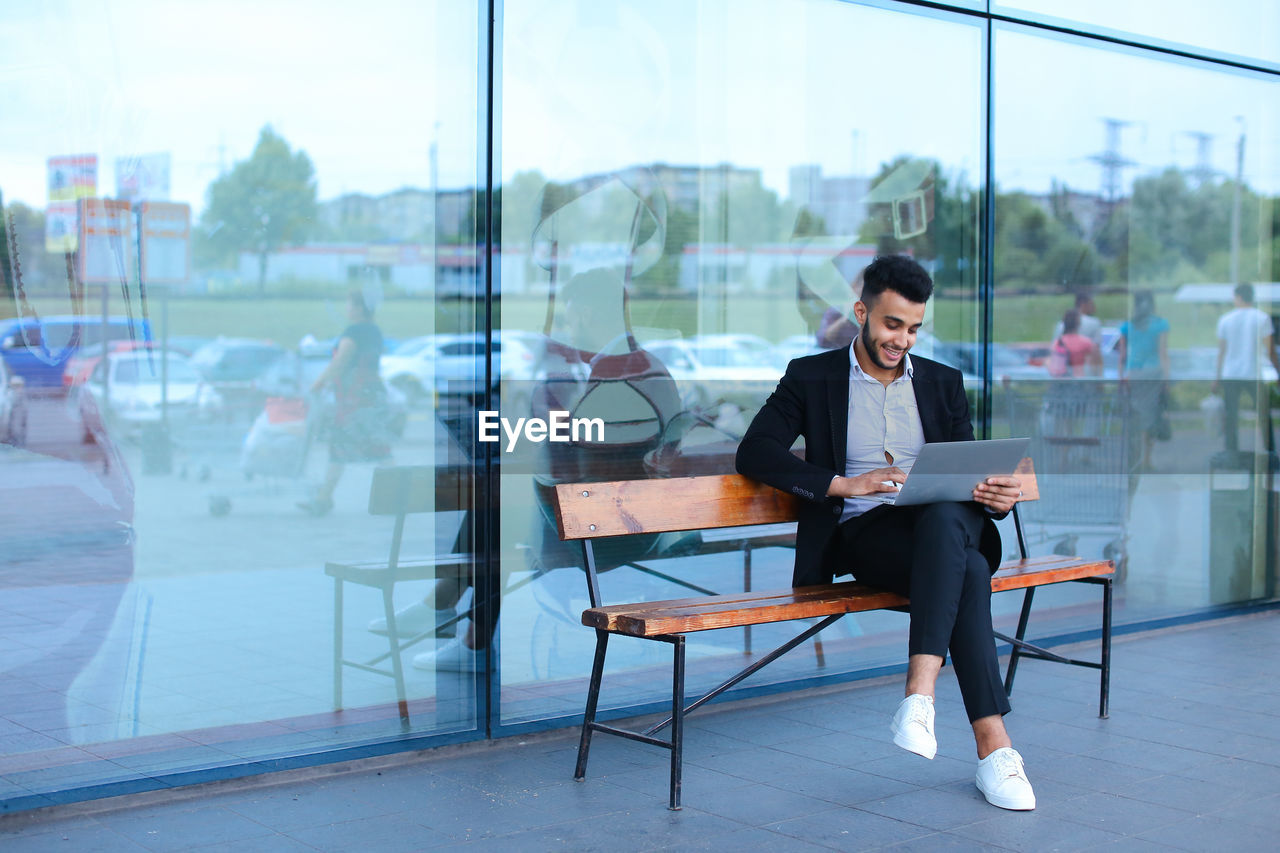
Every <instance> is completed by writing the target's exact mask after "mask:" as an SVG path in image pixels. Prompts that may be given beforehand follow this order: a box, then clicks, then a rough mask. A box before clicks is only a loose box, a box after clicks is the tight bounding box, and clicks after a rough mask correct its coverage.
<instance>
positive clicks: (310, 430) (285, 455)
mask: <svg viewBox="0 0 1280 853" xmlns="http://www.w3.org/2000/svg"><path fill="white" fill-rule="evenodd" d="M313 408H314V407H312V406H309V405H308V403H307V400H306V399H305V398H303V397H268V398H267V400H266V403H265V404H264V405H263V407H262V411H261V412H259V413H258V416H257V417H256V418H254V420H253V424H252V425H251V426H250V427H249V432H248V433H247V434H246V435H245V437H244V443H243V444H242V445H241V447H240V470H241V471H242V472H243V473H244V476H245V479H249V480H251V479H253V478H254V477H258V476H261V477H267V478H272V479H291V480H292V479H298V478H300V477H301V476H302V475H303V472H304V471H305V470H306V464H307V453H308V451H310V449H311V442H312V438H313V434H314V432H315V428H314V419H313V418H311V417H310V413H311V411H312V409H313ZM209 512H210V513H211V514H212V515H215V516H223V515H226V514H227V513H229V512H231V498H230V497H229V496H227V495H210V497H209Z"/></svg>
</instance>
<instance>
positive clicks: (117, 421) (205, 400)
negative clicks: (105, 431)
mask: <svg viewBox="0 0 1280 853" xmlns="http://www.w3.org/2000/svg"><path fill="white" fill-rule="evenodd" d="M107 368H109V369H110V371H111V373H110V375H109V376H107V375H105V373H106V369H107ZM104 378H105V379H106V380H108V381H107V382H106V383H105V387H104V382H103V380H104ZM162 379H164V380H167V383H162ZM82 388H83V390H84V391H87V392H88V393H89V395H91V396H92V397H93V401H94V403H95V404H96V406H97V410H98V411H99V412H101V413H102V417H104V418H105V419H106V421H107V425H108V427H114V428H115V429H117V430H122V431H123V432H125V433H126V434H137V433H138V432H140V431H141V429H142V427H143V426H145V425H147V424H154V423H159V422H160V419H161V417H162V414H164V413H162V411H161V408H162V404H163V406H164V407H165V409H166V410H167V412H166V413H167V417H168V420H169V423H170V424H181V423H184V422H185V423H190V422H192V421H195V420H198V419H199V420H205V419H210V418H212V417H214V416H215V415H216V414H218V412H219V411H220V409H221V407H222V398H221V396H220V395H219V394H218V392H217V391H216V390H214V388H213V387H212V386H211V385H210V384H209V383H208V382H207V381H205V379H204V377H202V376H201V375H200V373H199V372H198V371H197V370H196V369H195V368H194V367H192V366H191V363H190V362H189V361H188V360H187V359H186V358H185V357H184V356H181V355H178V354H177V353H169V356H168V359H167V364H165V363H163V362H162V359H161V356H160V354H159V353H149V352H126V353H118V354H112V355H109V356H108V357H107V360H106V362H102V361H99V362H98V365H97V366H96V367H95V368H94V369H93V373H91V374H90V375H89V380H88V381H87V382H85V383H84V385H83V386H82ZM87 418H88V415H86V419H87Z"/></svg>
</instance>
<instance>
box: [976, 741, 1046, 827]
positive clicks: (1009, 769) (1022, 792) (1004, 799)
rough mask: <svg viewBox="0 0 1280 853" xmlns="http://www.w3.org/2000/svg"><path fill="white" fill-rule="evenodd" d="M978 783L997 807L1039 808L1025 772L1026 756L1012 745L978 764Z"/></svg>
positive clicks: (990, 801) (984, 794)
mask: <svg viewBox="0 0 1280 853" xmlns="http://www.w3.org/2000/svg"><path fill="white" fill-rule="evenodd" d="M977 784H978V790H979V791H981V792H982V796H984V797H986V798H987V802H988V803H991V805H993V806H999V807H1000V808H1002V809H1014V810H1016V811H1030V810H1031V809H1034V808H1035V807H1036V793H1035V791H1033V790H1031V782H1029V781H1028V780H1027V772H1026V771H1025V770H1023V769H1022V756H1021V755H1019V754H1018V750H1016V749H1014V748H1013V747H1011V746H1002V747H1000V748H999V749H997V750H996V751H995V752H993V753H991V754H990V755H988V756H987V757H986V758H984V759H982V760H981V761H979V762H978V778H977Z"/></svg>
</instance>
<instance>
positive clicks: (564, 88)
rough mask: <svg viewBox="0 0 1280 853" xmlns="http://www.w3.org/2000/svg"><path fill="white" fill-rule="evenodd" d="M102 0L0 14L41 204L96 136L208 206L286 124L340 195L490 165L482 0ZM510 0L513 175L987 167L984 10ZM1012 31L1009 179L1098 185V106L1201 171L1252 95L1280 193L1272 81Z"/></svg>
mask: <svg viewBox="0 0 1280 853" xmlns="http://www.w3.org/2000/svg"><path fill="white" fill-rule="evenodd" d="M102 5H103V4H100V3H97V2H90V0H53V1H52V2H48V3H44V4H6V6H5V8H4V10H3V12H0V46H2V49H0V83H3V85H0V115H3V116H4V128H5V133H4V134H0V175H3V176H4V178H3V180H4V183H3V184H0V190H3V191H4V193H5V197H6V199H9V200H21V201H25V202H27V203H29V204H33V205H37V206H42V205H43V204H44V202H45V200H46V189H45V178H46V175H45V159H46V158H47V157H48V156H51V155H57V154H75V153H90V152H92V153H97V154H98V156H99V163H100V173H99V192H100V193H103V194H110V193H112V192H113V191H114V188H115V176H114V163H115V159H116V158H117V157H125V156H130V155H137V154H144V153H151V152H165V151H167V152H170V153H171V154H172V157H173V170H172V187H173V197H174V198H175V199H177V200H182V201H188V202H190V203H192V204H193V205H194V206H195V207H196V209H197V211H198V210H199V208H200V207H201V206H202V205H203V195H204V191H205V188H206V187H207V185H208V183H209V182H210V181H211V180H212V179H213V178H215V177H216V176H217V174H218V170H219V167H220V164H221V165H229V164H231V163H233V162H235V161H236V160H239V159H242V158H244V157H246V156H248V154H249V153H250V151H251V150H252V147H253V144H254V142H255V140H256V138H257V133H258V131H259V129H260V128H261V127H262V125H263V124H265V123H268V122H270V123H272V124H273V125H274V126H275V127H276V129H277V130H278V131H279V132H280V133H281V134H282V135H283V136H284V137H285V138H286V139H287V140H288V141H289V142H290V143H291V144H293V145H294V146H297V147H301V148H302V149H303V150H305V151H306V152H307V154H308V155H309V156H310V157H311V158H312V160H313V162H314V163H315V166H316V172H317V178H318V183H319V193H320V197H321V198H322V199H328V198H333V197H335V196H337V195H339V194H342V193H344V192H363V193H370V194H379V193H385V192H388V191H390V190H393V189H396V188H398V187H401V186H416V187H427V186H429V185H430V182H431V178H430V156H429V149H430V144H431V140H432V137H433V134H434V133H436V131H435V125H436V123H437V122H439V131H438V134H439V175H440V184H441V186H444V187H460V186H468V185H472V184H474V183H475V177H474V176H475V171H476V166H475V158H476V135H475V134H476V128H477V122H476V118H475V109H476V107H475V104H476V91H475V85H476V69H477V61H476V31H477V15H476V14H475V12H474V9H473V8H471V7H472V6H473V4H472V3H468V2H463V0H436V2H434V3H430V2H414V0H399V2H385V3H377V4H368V5H365V6H357V7H352V6H351V4H349V3H347V2H338V0H322V1H320V2H306V3H303V2H301V0H299V2H296V3H292V4H288V3H283V2H281V3H262V2H257V1H256V0H191V2H184V3H181V4H160V3H155V2H148V0H113V2H111V3H109V4H108V6H107V8H105V9H104V8H102ZM504 5H505V20H504V44H503V46H504V60H503V61H504V69H503V70H504V75H503V78H502V83H503V87H504V89H503V104H502V106H503V113H502V116H503V125H502V131H503V134H504V135H503V137H502V139H503V140H504V141H503V149H502V152H501V173H502V175H503V176H504V177H510V176H511V175H512V174H514V173H515V172H517V171H520V170H526V169H539V170H540V171H542V172H543V173H545V174H548V175H551V176H554V177H561V178H564V177H571V176H574V175H579V174H583V173H590V172H596V171H603V170H607V169H611V168H615V167H617V166H621V165H628V164H634V163H648V162H653V161H663V162H667V163H672V164H685V163H694V164H714V163H721V162H729V163H733V164H735V165H739V166H745V167H750V168H759V169H761V170H762V172H763V175H764V180H765V182H766V184H768V185H769V186H770V187H772V188H774V189H776V190H778V191H779V192H780V193H783V194H785V193H786V190H787V170H788V168H789V167H790V166H792V165H797V164H808V163H815V164H818V165H820V166H822V168H823V170H824V172H825V173H826V174H828V175H844V174H851V173H860V174H868V173H874V172H875V170H876V169H877V168H878V166H879V165H880V164H881V163H883V162H885V161H887V160H889V159H891V158H892V157H894V156H897V155H899V154H904V153H910V154H914V155H917V156H925V157H936V158H938V159H939V160H941V161H942V162H943V163H944V164H945V166H946V168H947V169H948V170H949V171H951V172H953V173H955V172H959V171H964V172H966V173H967V174H968V176H969V177H970V180H971V181H976V179H977V177H978V176H979V175H980V173H981V163H980V162H979V160H978V152H979V151H980V140H981V124H980V118H981V100H980V95H981V84H980V81H981V65H982V57H981V32H982V31H981V29H980V27H979V26H976V25H974V24H973V23H972V21H974V19H971V18H965V17H964V16H961V15H956V16H954V17H950V16H948V15H946V14H945V13H939V15H937V16H935V15H933V14H924V13H919V11H918V10H916V11H910V10H904V11H893V12H890V11H885V10H882V9H876V8H871V7H862V6H857V5H854V4H851V3H843V2H835V0H796V2H789V3H779V2H776V0H732V2H731V0H701V2H689V0H644V2H641V1H640V0H629V2H619V3H617V4H613V5H610V4H600V3H596V2H579V0H560V2H551V0H508V2H506V3H505V4H504ZM1020 5H1022V6H1031V5H1035V4H1033V3H1030V2H1029V0H1028V2H1023V3H1021V4H1020ZM1205 8H1210V7H1208V6H1206V7H1205ZM1209 14H1213V10H1212V9H1211V10H1210V12H1209ZM957 21H959V23H957ZM1117 25H1118V26H1122V25H1123V24H1117ZM1267 26H1270V24H1267V23H1266V22H1265V21H1264V22H1263V26H1261V27H1260V29H1262V30H1264V31H1265V30H1266V28H1267ZM997 49H998V52H997V56H996V60H997V61H996V69H997V84H998V85H997V89H996V91H997V104H996V107H997V112H996V116H995V117H996V120H997V123H998V124H997V127H998V137H997V138H998V144H999V148H998V149H997V155H998V157H999V160H998V167H999V170H1000V171H999V179H1000V181H1001V183H1002V185H1004V186H1006V187H1016V186H1020V187H1025V188H1029V189H1033V190H1042V189H1044V188H1047V186H1048V184H1049V181H1050V178H1052V177H1058V178H1059V179H1062V180H1066V181H1067V182H1068V183H1070V184H1071V185H1072V186H1076V187H1079V188H1081V189H1085V190H1092V189H1096V188H1097V186H1098V184H1099V180H1100V170H1099V167H1098V165H1097V164H1096V163H1094V162H1091V161H1090V160H1089V159H1088V156H1089V155H1091V154H1094V153H1097V152H1099V151H1100V150H1101V149H1102V147H1103V127H1102V122H1101V118H1102V117H1115V118H1121V119H1127V120H1130V121H1134V122H1135V124H1133V125H1132V126H1130V127H1129V128H1127V129H1126V130H1125V131H1124V133H1123V136H1122V149H1121V151H1122V154H1124V155H1125V156H1127V157H1129V158H1131V159H1134V160H1137V161H1138V163H1139V166H1138V168H1137V169H1131V170H1127V173H1126V174H1127V176H1128V177H1129V178H1131V177H1132V176H1133V175H1134V174H1135V173H1141V172H1143V171H1148V172H1149V171H1151V170H1152V169H1156V168H1160V167H1162V166H1164V165H1166V164H1174V165H1178V166H1182V167H1186V168H1189V167H1192V166H1194V165H1195V157H1196V149H1195V141H1194V140H1193V139H1192V138H1191V137H1190V136H1188V135H1186V132H1188V131H1195V132H1205V133H1211V134H1214V147H1213V158H1214V159H1213V166H1214V168H1215V169H1217V170H1218V171H1219V172H1222V173H1230V172H1234V144H1235V140H1236V138H1237V136H1238V133H1239V129H1240V127H1241V125H1240V124H1239V123H1238V122H1236V120H1235V116H1237V115H1240V116H1243V117H1244V125H1243V126H1244V128H1245V130H1246V133H1247V134H1248V140H1249V142H1248V145H1247V147H1246V167H1245V172H1246V177H1247V179H1248V180H1249V181H1250V182H1251V183H1252V184H1253V185H1255V186H1258V187H1261V188H1264V189H1268V190H1269V191H1276V190H1277V189H1280V120H1278V119H1277V110H1278V108H1277V107H1276V106H1274V105H1275V104H1277V103H1278V102H1280V98H1277V97H1276V93H1277V86H1278V85H1280V83H1277V82H1274V81H1263V80H1261V79H1258V78H1250V77H1247V76H1242V75H1234V74H1226V73H1224V72H1220V71H1202V70H1197V69H1193V68H1191V67H1188V66H1187V65H1186V64H1179V63H1171V62H1164V61H1151V60H1142V59H1138V58H1135V57H1134V56H1132V55H1128V54H1118V53H1113V52H1107V51H1102V50H1088V49H1083V48H1080V47H1078V46H1073V45H1070V44H1067V43H1064V42H1062V41H1058V40H1053V39H1040V38H1028V37H1026V36H1024V35H1020V34H1014V33H1009V32H1002V33H1000V34H999V35H998V37H997ZM1062 69H1069V71H1068V74H1067V75H1064V74H1063V72H1062Z"/></svg>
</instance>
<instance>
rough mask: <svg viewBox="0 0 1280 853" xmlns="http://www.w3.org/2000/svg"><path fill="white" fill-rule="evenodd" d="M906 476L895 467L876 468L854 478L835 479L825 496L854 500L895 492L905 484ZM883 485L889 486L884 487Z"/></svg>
mask: <svg viewBox="0 0 1280 853" xmlns="http://www.w3.org/2000/svg"><path fill="white" fill-rule="evenodd" d="M906 479H907V475H906V474H904V473H903V472H902V469H901V468H899V467H897V466H896V465H891V466H889V467H888V468H876V469H875V470H873V471H868V472H867V473H865V474H859V475H858V476H856V477H836V478H835V479H834V480H832V481H831V485H830V486H828V487H827V494H828V495H829V496H831V497H837V498H856V497H859V496H860V495H874V494H880V493H882V492H896V491H898V489H899V488H901V486H902V484H903V483H904V482H906ZM885 483H890V484H891V485H888V486H886V485H885Z"/></svg>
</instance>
